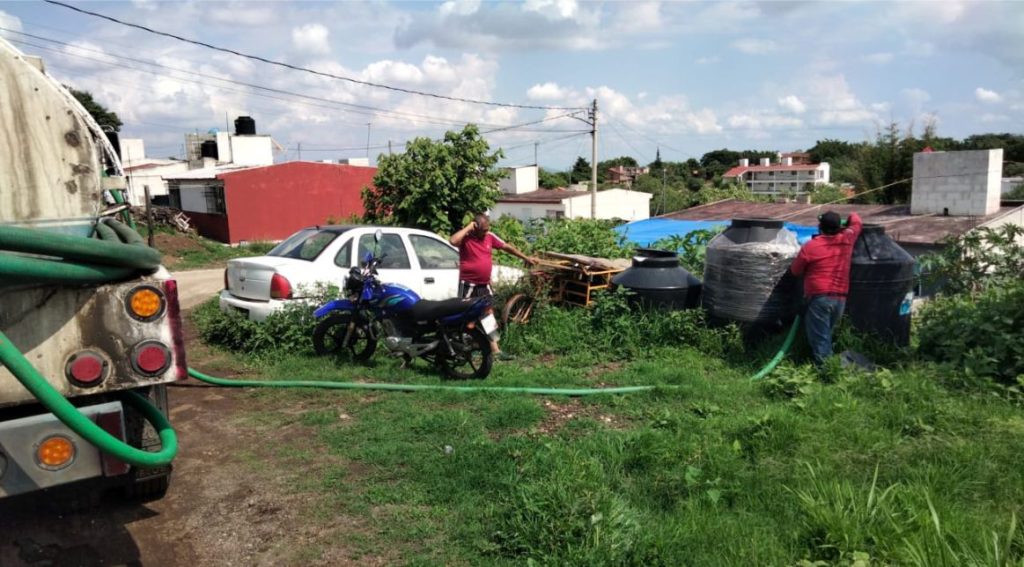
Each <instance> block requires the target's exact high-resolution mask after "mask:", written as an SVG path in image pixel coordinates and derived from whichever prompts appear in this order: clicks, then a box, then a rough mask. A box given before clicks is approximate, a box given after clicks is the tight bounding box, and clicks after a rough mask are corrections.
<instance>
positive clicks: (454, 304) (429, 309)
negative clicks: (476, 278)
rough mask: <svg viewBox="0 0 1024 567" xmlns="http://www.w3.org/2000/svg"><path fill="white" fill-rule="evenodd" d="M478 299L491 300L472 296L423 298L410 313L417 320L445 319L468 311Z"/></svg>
mask: <svg viewBox="0 0 1024 567" xmlns="http://www.w3.org/2000/svg"><path fill="white" fill-rule="evenodd" d="M478 301H489V300H488V299H487V298H483V297H471V298H469V299H462V298H458V297H457V298H455V299H442V300H439V301H434V300H430V299H421V300H420V301H417V302H416V304H415V305H413V306H412V309H410V310H409V314H410V315H412V317H413V318H414V319H415V320H417V321H437V320H438V319H444V318H445V317H450V316H452V315H458V314H459V313H463V312H465V311H468V310H469V308H470V307H472V306H473V305H475V304H476V303H477V302H478Z"/></svg>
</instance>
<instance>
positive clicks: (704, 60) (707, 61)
mask: <svg viewBox="0 0 1024 567" xmlns="http://www.w3.org/2000/svg"><path fill="white" fill-rule="evenodd" d="M721 60H722V58H721V57H719V56H717V55H712V56H711V57H701V58H700V59H697V60H696V61H695V63H696V64H698V65H713V64H715V63H718V62H719V61H721Z"/></svg>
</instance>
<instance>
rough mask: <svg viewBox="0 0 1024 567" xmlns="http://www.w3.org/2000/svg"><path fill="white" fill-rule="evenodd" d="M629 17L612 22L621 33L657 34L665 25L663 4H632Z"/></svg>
mask: <svg viewBox="0 0 1024 567" xmlns="http://www.w3.org/2000/svg"><path fill="white" fill-rule="evenodd" d="M629 6H630V10H629V12H628V16H627V17H621V18H614V19H613V20H612V21H613V23H614V25H615V27H616V30H617V31H618V32H620V33H623V32H624V33H640V32H656V31H657V30H659V29H661V27H662V26H663V25H664V24H665V18H664V16H663V15H662V13H661V2H630V3H629Z"/></svg>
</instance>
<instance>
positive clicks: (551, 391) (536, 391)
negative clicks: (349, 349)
mask: <svg viewBox="0 0 1024 567" xmlns="http://www.w3.org/2000/svg"><path fill="white" fill-rule="evenodd" d="M799 327H800V316H799V315H797V317H796V319H794V320H793V325H792V326H790V328H789V333H788V334H787V335H786V339H785V340H784V341H783V342H782V347H781V348H779V351H778V352H777V353H775V356H774V357H772V359H771V360H769V361H768V364H765V365H764V367H762V368H761V369H760V370H758V371H757V373H756V374H754V375H753V376H751V377H750V380H751V381H754V380H760V379H762V378H764V377H765V376H768V375H769V374H771V373H772V371H773V370H775V367H776V366H778V365H779V363H780V362H782V359H783V358H785V356H786V353H787V352H789V349H790V347H792V346H793V340H794V339H795V338H796V331H797V329H798V328H799ZM188 375H189V376H191V377H193V378H195V379H196V380H199V381H200V382H206V383H207V384H212V385H214V386H223V387H227V388H322V389H328V390H383V391H388V392H424V391H434V392H502V393H513V394H533V395H540V396H572V397H580V396H596V395H600V394H632V393H636V392H649V391H651V390H655V389H657V388H665V389H672V388H678V387H679V386H676V385H673V384H662V385H660V386H622V387H618V388H532V387H522V386H448V385H443V384H386V383H366V382H324V381H319V380H229V379H226V378H217V377H215V376H210V375H208V374H203V373H202V372H200V371H198V370H196V369H194V368H189V369H188Z"/></svg>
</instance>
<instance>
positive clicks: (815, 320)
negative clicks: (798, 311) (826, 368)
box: [804, 295, 846, 366]
mask: <svg viewBox="0 0 1024 567" xmlns="http://www.w3.org/2000/svg"><path fill="white" fill-rule="evenodd" d="M845 308H846V300H844V299H841V298H838V297H830V296H827V295H815V296H814V297H811V299H810V301H809V302H808V303H807V313H806V315H805V316H804V328H806V329H807V343H808V344H809V345H811V353H812V354H813V355H814V365H815V366H821V363H822V362H824V361H825V359H826V358H828V357H830V356H832V329H835V328H836V325H838V324H839V319H840V318H842V316H843V309H845Z"/></svg>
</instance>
